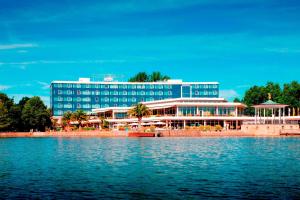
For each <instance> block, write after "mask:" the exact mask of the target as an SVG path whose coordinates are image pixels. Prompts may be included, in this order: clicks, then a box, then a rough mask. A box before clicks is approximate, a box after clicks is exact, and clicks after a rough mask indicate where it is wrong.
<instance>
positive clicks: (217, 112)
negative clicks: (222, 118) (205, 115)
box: [216, 106, 219, 116]
mask: <svg viewBox="0 0 300 200" xmlns="http://www.w3.org/2000/svg"><path fill="white" fill-rule="evenodd" d="M216 115H217V116H218V115H219V107H218V106H217V107H216Z"/></svg>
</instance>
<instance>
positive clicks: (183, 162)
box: [0, 138, 300, 199]
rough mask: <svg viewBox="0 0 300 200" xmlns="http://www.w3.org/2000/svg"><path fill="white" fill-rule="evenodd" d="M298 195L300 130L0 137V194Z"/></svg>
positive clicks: (134, 196) (136, 196) (128, 196)
mask: <svg viewBox="0 0 300 200" xmlns="http://www.w3.org/2000/svg"><path fill="white" fill-rule="evenodd" d="M207 197H210V198H218V199H219V198H227V199H241V198H244V199H258V198H259V199H277V198H278V199H300V138H171V139H170V138H144V139H130V138H124V139H111V138H108V139H103V138H89V139H87V138H81V139H80V138H15V139H0V198H1V199H2V198H4V199H6V198H11V199H12V198H22V199H23V198H39V199H54V198H55V199H78V198H91V199H94V198H126V199H183V198H187V199H200V198H202V199H207Z"/></svg>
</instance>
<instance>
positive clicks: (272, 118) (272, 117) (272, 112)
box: [272, 108, 274, 124]
mask: <svg viewBox="0 0 300 200" xmlns="http://www.w3.org/2000/svg"><path fill="white" fill-rule="evenodd" d="M272 124H274V108H272Z"/></svg>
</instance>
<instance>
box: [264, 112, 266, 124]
mask: <svg viewBox="0 0 300 200" xmlns="http://www.w3.org/2000/svg"><path fill="white" fill-rule="evenodd" d="M264 124H266V108H264Z"/></svg>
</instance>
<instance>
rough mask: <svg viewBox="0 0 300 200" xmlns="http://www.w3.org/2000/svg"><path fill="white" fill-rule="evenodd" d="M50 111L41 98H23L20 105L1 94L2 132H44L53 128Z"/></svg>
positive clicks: (0, 124)
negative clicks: (48, 128)
mask: <svg viewBox="0 0 300 200" xmlns="http://www.w3.org/2000/svg"><path fill="white" fill-rule="evenodd" d="M50 116H51V114H50V111H49V110H48V109H47V107H46V106H45V104H44V103H43V101H42V100H41V99H40V98H39V97H32V98H28V97H23V98H22V99H21V100H20V101H19V103H18V104H15V103H14V101H13V99H10V98H9V97H8V96H7V95H6V94H3V93H0V131H29V130H31V129H33V130H39V131H44V130H45V129H46V128H47V127H50V126H51V120H50Z"/></svg>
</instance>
